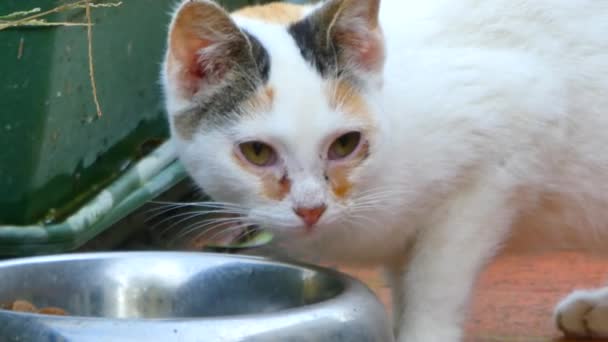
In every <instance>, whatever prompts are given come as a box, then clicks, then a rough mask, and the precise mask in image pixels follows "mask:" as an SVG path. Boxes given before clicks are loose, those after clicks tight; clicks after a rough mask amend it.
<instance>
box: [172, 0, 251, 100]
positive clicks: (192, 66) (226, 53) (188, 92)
mask: <svg viewBox="0 0 608 342" xmlns="http://www.w3.org/2000/svg"><path fill="white" fill-rule="evenodd" d="M246 45H247V39H246V38H245V36H244V34H243V33H242V32H241V30H240V29H239V28H238V27H237V26H236V24H235V23H234V22H233V21H232V19H231V18H230V16H229V14H228V13H227V12H226V11H225V10H224V9H223V8H221V7H220V6H219V5H217V4H216V3H214V2H212V1H207V0H190V1H186V2H184V3H183V4H182V5H181V6H180V7H179V9H178V10H177V12H176V14H175V16H174V17H173V21H172V23H171V26H170V32H169V44H168V47H169V48H168V51H167V60H166V68H167V70H166V71H167V76H168V77H169V79H170V82H171V83H172V84H173V85H174V86H176V88H177V89H175V90H177V91H178V93H180V95H182V96H184V97H188V98H189V97H192V96H194V95H195V94H196V93H197V92H199V91H200V90H201V89H202V88H204V87H205V86H209V85H213V84H214V83H217V82H219V81H221V79H222V77H223V76H224V75H225V74H226V73H227V72H228V71H229V70H230V69H231V68H232V67H234V65H235V63H236V62H237V60H238V57H239V56H238V54H239V52H240V51H241V50H242V49H241V47H243V46H246Z"/></svg>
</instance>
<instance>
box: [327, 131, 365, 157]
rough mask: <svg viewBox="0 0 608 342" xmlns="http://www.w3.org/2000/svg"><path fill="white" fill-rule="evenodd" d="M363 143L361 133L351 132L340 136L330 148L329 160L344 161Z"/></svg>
mask: <svg viewBox="0 0 608 342" xmlns="http://www.w3.org/2000/svg"><path fill="white" fill-rule="evenodd" d="M360 142H361V133H360V132H349V133H346V134H343V135H341V136H339V137H338V138H337V139H336V140H334V142H333V143H332V144H331V146H330V147H329V151H328V152H327V158H329V159H330V160H339V159H344V158H346V157H348V156H350V155H351V154H352V153H353V152H354V151H355V150H356V149H357V147H358V146H359V143H360Z"/></svg>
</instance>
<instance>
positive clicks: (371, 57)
mask: <svg viewBox="0 0 608 342" xmlns="http://www.w3.org/2000/svg"><path fill="white" fill-rule="evenodd" d="M357 50H358V56H359V59H360V63H361V65H362V66H363V67H365V68H369V69H370V70H376V69H377V68H379V67H380V66H381V64H382V60H383V59H384V50H383V47H382V43H381V41H380V40H378V39H377V38H376V37H373V36H372V35H370V36H369V37H366V39H365V40H363V41H360V44H359V46H358V47H357Z"/></svg>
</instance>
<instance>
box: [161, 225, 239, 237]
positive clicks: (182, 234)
mask: <svg viewBox="0 0 608 342" xmlns="http://www.w3.org/2000/svg"><path fill="white" fill-rule="evenodd" d="M235 224H237V225H239V224H241V223H240V221H233V222H229V221H226V222H212V224H210V222H207V223H205V224H202V225H195V226H193V227H191V228H189V229H185V230H184V231H182V232H180V233H179V234H177V235H176V236H175V237H174V239H173V240H177V239H180V238H183V237H185V236H188V235H191V234H192V233H194V232H197V231H201V234H202V235H200V236H204V234H209V233H210V232H213V231H216V230H218V229H226V227H232V226H233V225H235ZM206 227H210V228H206ZM203 228H206V229H203Z"/></svg>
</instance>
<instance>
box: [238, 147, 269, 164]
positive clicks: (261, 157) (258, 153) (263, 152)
mask: <svg viewBox="0 0 608 342" xmlns="http://www.w3.org/2000/svg"><path fill="white" fill-rule="evenodd" d="M239 149H240V150H241V154H242V155H243V157H245V159H247V161H249V162H250V163H251V164H253V165H256V166H270V165H272V164H274V163H275V162H276V160H277V155H276V153H275V152H274V149H273V148H272V147H270V146H268V145H267V144H265V143H263V142H259V141H249V142H244V143H242V144H240V145H239Z"/></svg>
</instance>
